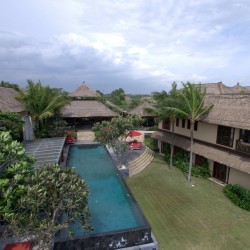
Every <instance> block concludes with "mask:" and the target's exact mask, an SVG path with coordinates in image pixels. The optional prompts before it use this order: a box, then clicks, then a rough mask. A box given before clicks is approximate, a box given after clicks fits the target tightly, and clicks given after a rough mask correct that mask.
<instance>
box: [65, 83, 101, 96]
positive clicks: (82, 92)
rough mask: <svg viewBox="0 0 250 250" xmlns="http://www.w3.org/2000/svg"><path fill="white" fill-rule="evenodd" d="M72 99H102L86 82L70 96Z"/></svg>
mask: <svg viewBox="0 0 250 250" xmlns="http://www.w3.org/2000/svg"><path fill="white" fill-rule="evenodd" d="M69 96H70V97H73V98H74V97H82V98H84V97H85V98H86V97H100V95H99V94H98V93H96V92H95V91H94V90H93V89H91V88H90V87H89V86H88V85H87V84H86V83H85V82H83V83H82V84H81V86H80V87H78V88H77V89H76V90H74V91H73V92H72V93H70V94H69Z"/></svg>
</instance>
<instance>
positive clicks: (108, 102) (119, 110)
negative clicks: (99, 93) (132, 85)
mask: <svg viewBox="0 0 250 250" xmlns="http://www.w3.org/2000/svg"><path fill="white" fill-rule="evenodd" d="M106 105H107V106H109V107H112V108H114V110H116V111H117V112H124V110H123V109H121V108H120V107H118V106H116V105H115V104H114V103H113V102H110V101H106Z"/></svg>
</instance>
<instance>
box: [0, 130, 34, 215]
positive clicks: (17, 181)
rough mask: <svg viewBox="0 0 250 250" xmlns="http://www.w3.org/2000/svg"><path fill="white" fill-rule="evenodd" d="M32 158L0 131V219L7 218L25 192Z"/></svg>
mask: <svg viewBox="0 0 250 250" xmlns="http://www.w3.org/2000/svg"><path fill="white" fill-rule="evenodd" d="M34 162H35V161H34V159H33V158H32V157H29V156H28V155H26V153H25V150H24V147H23V144H22V143H20V142H18V141H13V140H12V138H11V136H10V133H9V132H0V190H1V191H0V220H1V219H2V220H8V218H9V217H10V216H11V215H12V214H13V213H14V212H15V210H16V206H17V202H18V200H19V199H20V198H21V197H22V196H23V195H24V194H25V192H26V189H27V185H26V179H27V177H28V176H29V175H30V173H31V170H32V165H33V164H34Z"/></svg>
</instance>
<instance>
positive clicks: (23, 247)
mask: <svg viewBox="0 0 250 250" xmlns="http://www.w3.org/2000/svg"><path fill="white" fill-rule="evenodd" d="M30 249H31V242H22V243H13V244H8V245H6V246H5V248H4V250H30Z"/></svg>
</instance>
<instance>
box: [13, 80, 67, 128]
mask: <svg viewBox="0 0 250 250" xmlns="http://www.w3.org/2000/svg"><path fill="white" fill-rule="evenodd" d="M16 98H17V100H19V101H20V102H21V103H23V105H24V106H25V108H26V110H27V111H28V112H29V113H30V115H31V116H32V118H33V120H34V121H35V124H36V127H37V128H39V129H40V128H41V125H42V124H43V122H44V121H46V119H47V118H48V117H51V116H53V115H54V114H55V112H59V111H60V109H61V108H62V107H63V106H65V105H66V104H69V103H70V99H69V97H68V95H67V93H66V92H63V91H62V90H61V89H58V88H50V86H49V85H47V86H42V84H41V82H40V81H38V82H37V83H36V84H35V83H33V81H31V80H28V87H27V88H26V89H25V90H21V91H20V93H19V94H18V96H17V97H16Z"/></svg>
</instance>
